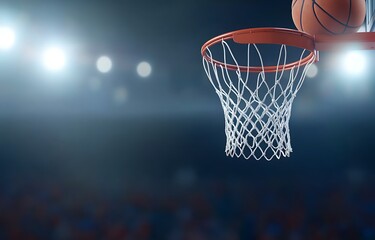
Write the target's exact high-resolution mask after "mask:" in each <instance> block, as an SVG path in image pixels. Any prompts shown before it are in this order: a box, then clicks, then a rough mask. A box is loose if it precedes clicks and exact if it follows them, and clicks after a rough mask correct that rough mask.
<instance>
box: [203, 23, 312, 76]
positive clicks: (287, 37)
mask: <svg viewBox="0 0 375 240" xmlns="http://www.w3.org/2000/svg"><path fill="white" fill-rule="evenodd" d="M223 40H233V41H234V42H236V43H239V44H280V45H282V44H285V45H287V46H293V47H297V48H302V49H306V50H308V51H309V52H310V53H309V54H308V55H307V56H306V57H304V58H303V59H301V60H297V61H295V62H291V63H288V64H285V65H279V66H264V67H261V66H236V65H231V64H225V63H223V62H220V61H218V60H215V59H213V58H211V57H210V56H209V55H208V53H207V49H208V48H209V47H211V46H213V45H215V44H217V43H220V42H221V41H223ZM201 54H202V56H203V58H204V59H206V60H207V61H208V62H210V63H213V64H216V65H219V66H223V67H226V68H227V69H230V70H234V71H236V70H240V71H241V72H262V71H265V72H277V71H281V70H282V69H283V70H290V69H292V68H294V67H296V66H303V65H305V64H307V63H309V62H312V61H314V60H317V56H318V53H317V51H316V50H315V39H314V37H313V36H311V35H309V34H306V33H303V32H299V31H297V30H291V29H284V28H249V29H243V30H238V31H233V32H229V33H225V34H222V35H220V36H217V37H214V38H212V39H211V40H209V41H207V42H206V43H205V44H204V45H203V46H202V49H201Z"/></svg>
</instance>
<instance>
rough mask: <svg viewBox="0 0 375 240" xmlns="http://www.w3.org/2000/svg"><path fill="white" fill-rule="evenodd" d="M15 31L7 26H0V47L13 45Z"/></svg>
mask: <svg viewBox="0 0 375 240" xmlns="http://www.w3.org/2000/svg"><path fill="white" fill-rule="evenodd" d="M15 38H16V37H15V33H14V31H13V29H11V28H9V27H0V49H1V50H7V49H10V48H11V47H13V45H14V42H15Z"/></svg>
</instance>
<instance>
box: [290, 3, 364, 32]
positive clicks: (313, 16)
mask: <svg viewBox="0 0 375 240" xmlns="http://www.w3.org/2000/svg"><path fill="white" fill-rule="evenodd" d="M365 15H366V3H365V0H330V1H327V0H293V1H292V17H293V22H294V25H295V26H296V27H297V29H298V30H300V31H302V32H306V33H308V34H311V35H317V34H329V35H337V34H345V33H353V32H357V31H358V29H359V28H360V27H361V25H362V23H363V21H364V19H365Z"/></svg>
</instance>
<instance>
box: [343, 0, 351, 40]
mask: <svg viewBox="0 0 375 240" xmlns="http://www.w3.org/2000/svg"><path fill="white" fill-rule="evenodd" d="M351 16H352V0H349V16H348V19H346V24H345V28H344V31H343V32H342V33H344V32H345V31H346V29H347V28H348V24H349V20H350V17H351Z"/></svg>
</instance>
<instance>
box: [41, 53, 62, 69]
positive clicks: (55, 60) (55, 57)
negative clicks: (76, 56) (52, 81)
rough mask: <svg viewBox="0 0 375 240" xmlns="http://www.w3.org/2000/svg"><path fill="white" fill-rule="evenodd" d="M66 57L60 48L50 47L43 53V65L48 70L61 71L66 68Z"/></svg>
mask: <svg viewBox="0 0 375 240" xmlns="http://www.w3.org/2000/svg"><path fill="white" fill-rule="evenodd" d="M65 64H66V55H65V52H64V51H63V50H62V49H61V48H59V47H49V48H47V49H46V50H45V51H44V53H43V65H44V66H45V67H46V69H47V70H51V71H59V70H62V69H63V68H64V67H65Z"/></svg>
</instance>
